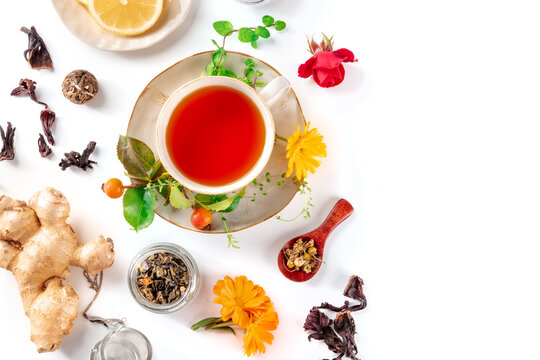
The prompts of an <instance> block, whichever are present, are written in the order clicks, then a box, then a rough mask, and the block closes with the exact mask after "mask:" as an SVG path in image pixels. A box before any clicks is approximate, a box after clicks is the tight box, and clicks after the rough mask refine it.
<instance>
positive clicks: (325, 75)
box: [313, 64, 345, 88]
mask: <svg viewBox="0 0 540 360" xmlns="http://www.w3.org/2000/svg"><path fill="white" fill-rule="evenodd" d="M344 77H345V68H344V67H343V65H341V64H339V66H338V67H337V68H334V69H324V68H320V69H315V70H314V72H313V79H314V80H315V82H316V83H317V84H319V86H322V87H325V88H329V87H333V86H336V85H339V84H341V83H342V82H343V79H344Z"/></svg>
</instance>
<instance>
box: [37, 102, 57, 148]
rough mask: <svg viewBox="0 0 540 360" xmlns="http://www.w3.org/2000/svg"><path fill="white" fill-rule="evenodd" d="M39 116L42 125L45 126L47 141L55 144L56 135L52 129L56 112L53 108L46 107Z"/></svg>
mask: <svg viewBox="0 0 540 360" xmlns="http://www.w3.org/2000/svg"><path fill="white" fill-rule="evenodd" d="M39 118H40V119H41V125H42V126H43V132H44V133H45V136H46V137H47V141H48V142H49V144H51V145H54V137H53V134H52V131H51V127H52V126H53V124H54V121H55V120H56V114H55V113H54V111H52V110H51V109H45V110H42V111H41V114H40V116H39Z"/></svg>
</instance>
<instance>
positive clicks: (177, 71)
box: [127, 51, 306, 233]
mask: <svg viewBox="0 0 540 360" xmlns="http://www.w3.org/2000/svg"><path fill="white" fill-rule="evenodd" d="M247 58H252V59H253V60H254V61H255V62H256V63H257V64H258V66H257V69H258V70H259V71H262V72H263V73H264V75H263V76H262V77H261V78H260V79H259V80H262V81H265V82H267V83H268V82H270V81H271V80H273V79H275V78H276V77H278V76H281V74H280V73H279V72H278V71H277V70H276V69H274V68H273V67H271V66H270V65H269V64H267V63H265V62H264V61H261V60H259V59H256V58H253V57H251V56H249V55H247V54H242V53H238V52H233V51H228V52H227V61H226V64H225V67H226V68H228V69H230V70H232V71H234V72H236V73H237V74H241V73H242V72H243V69H244V62H245V60H246V59H247ZM211 60H212V51H207V52H203V53H199V54H195V55H192V56H190V57H187V58H185V59H183V60H180V61H179V62H177V63H176V64H174V65H172V66H171V67H169V68H167V69H166V70H164V71H163V72H161V73H160V74H158V75H157V76H156V77H155V78H154V79H152V81H150V83H148V85H147V86H146V87H145V88H144V90H143V91H142V93H141V95H140V96H139V98H138V100H137V102H136V103H135V106H134V108H133V112H132V114H131V119H130V122H129V125H128V129H127V135H128V136H131V137H134V138H137V139H139V140H141V141H144V142H145V143H146V144H147V145H148V146H149V147H150V148H151V149H152V150H153V151H154V153H155V154H157V146H156V136H155V133H156V124H157V118H158V115H159V112H160V110H161V108H162V107H163V104H164V103H165V101H166V100H167V98H168V97H169V96H170V95H171V94H172V93H173V92H174V91H175V90H176V89H177V88H179V87H180V86H182V85H184V84H185V83H187V82H188V81H191V80H193V79H196V78H198V77H200V76H201V75H203V74H204V69H205V67H206V65H207V64H208V63H209V62H211ZM270 111H271V112H272V115H273V118H274V123H275V128H276V133H277V134H279V135H281V136H284V137H289V136H290V135H292V133H293V132H294V131H296V130H297V127H298V126H299V125H300V127H301V128H302V127H303V126H304V125H305V124H306V121H305V119H304V114H303V113H302V108H301V107H300V103H299V102H298V98H297V97H296V94H295V93H294V91H293V90H292V89H290V90H289V92H288V93H287V94H286V95H285V97H284V98H283V99H282V101H281V102H278V103H277V104H275V105H274V106H273V107H271V108H270ZM286 146H287V144H286V143H285V142H284V141H280V140H276V142H275V145H274V149H273V152H272V155H271V156H270V160H269V161H268V163H267V165H266V168H265V169H264V170H263V171H262V172H261V174H260V175H259V176H258V177H257V179H259V180H261V179H262V180H264V175H265V174H266V173H267V172H268V173H270V174H271V175H278V176H279V175H281V174H283V173H285V172H287V159H286V158H285V155H286V150H285V148H286ZM220 155H221V153H220V150H216V156H220ZM298 189H299V185H298V184H293V183H292V181H285V182H284V183H283V185H281V186H275V187H274V188H273V189H272V190H271V191H270V192H269V193H268V195H266V196H264V195H263V194H262V193H261V191H260V190H259V188H258V186H257V185H254V184H253V183H250V185H248V186H247V188H246V196H250V195H253V193H256V194H257V196H256V201H251V199H248V198H244V199H242V200H241V201H240V203H239V205H238V208H237V209H236V210H234V211H232V212H230V213H226V214H224V216H225V218H226V219H227V226H228V227H229V231H230V232H233V231H239V230H243V229H246V228H249V227H251V226H253V225H257V224H259V223H262V222H263V221H265V220H268V219H270V218H271V217H273V216H275V215H276V214H278V213H279V212H280V211H281V210H283V209H284V208H285V207H286V206H287V205H288V204H289V203H290V201H291V200H292V199H293V197H294V196H295V194H296V193H297V192H298ZM160 201H161V202H160V203H159V205H158V206H156V208H155V210H154V212H155V213H156V214H157V215H159V216H160V217H162V218H163V219H165V220H167V221H169V222H170V223H173V224H175V225H177V226H179V227H182V228H185V229H189V230H194V231H200V232H205V233H223V232H224V227H223V223H222V222H221V221H220V220H219V219H220V216H219V215H216V216H215V217H214V221H213V222H212V229H211V230H209V231H201V230H197V229H195V228H194V227H193V226H192V225H191V221H190V216H191V211H189V210H178V209H175V208H173V207H172V206H170V205H168V206H164V204H163V202H164V201H162V198H160Z"/></svg>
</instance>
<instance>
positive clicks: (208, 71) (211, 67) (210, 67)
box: [205, 62, 216, 76]
mask: <svg viewBox="0 0 540 360" xmlns="http://www.w3.org/2000/svg"><path fill="white" fill-rule="evenodd" d="M215 70H216V68H215V67H214V63H213V62H211V63H208V65H206V69H205V72H206V75H208V76H212V75H214V71H215Z"/></svg>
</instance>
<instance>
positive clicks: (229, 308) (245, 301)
mask: <svg viewBox="0 0 540 360" xmlns="http://www.w3.org/2000/svg"><path fill="white" fill-rule="evenodd" d="M214 294H216V296H217V297H215V298H214V303H216V304H221V305H222V306H223V307H222V308H221V311H220V314H221V316H222V319H223V321H227V320H229V319H231V318H232V321H233V323H234V324H235V325H237V326H239V327H241V328H242V329H245V328H247V326H248V325H249V323H250V315H251V314H253V313H257V312H262V311H264V310H265V309H266V308H268V306H269V305H268V304H269V301H270V299H269V298H268V296H266V295H265V294H264V289H263V288H261V287H260V286H259V285H255V284H253V281H251V280H248V279H247V278H246V277H245V276H237V277H236V278H235V279H234V281H233V279H231V277H229V276H225V279H224V280H219V281H218V282H217V283H216V285H215V286H214ZM270 304H271V303H270Z"/></svg>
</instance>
